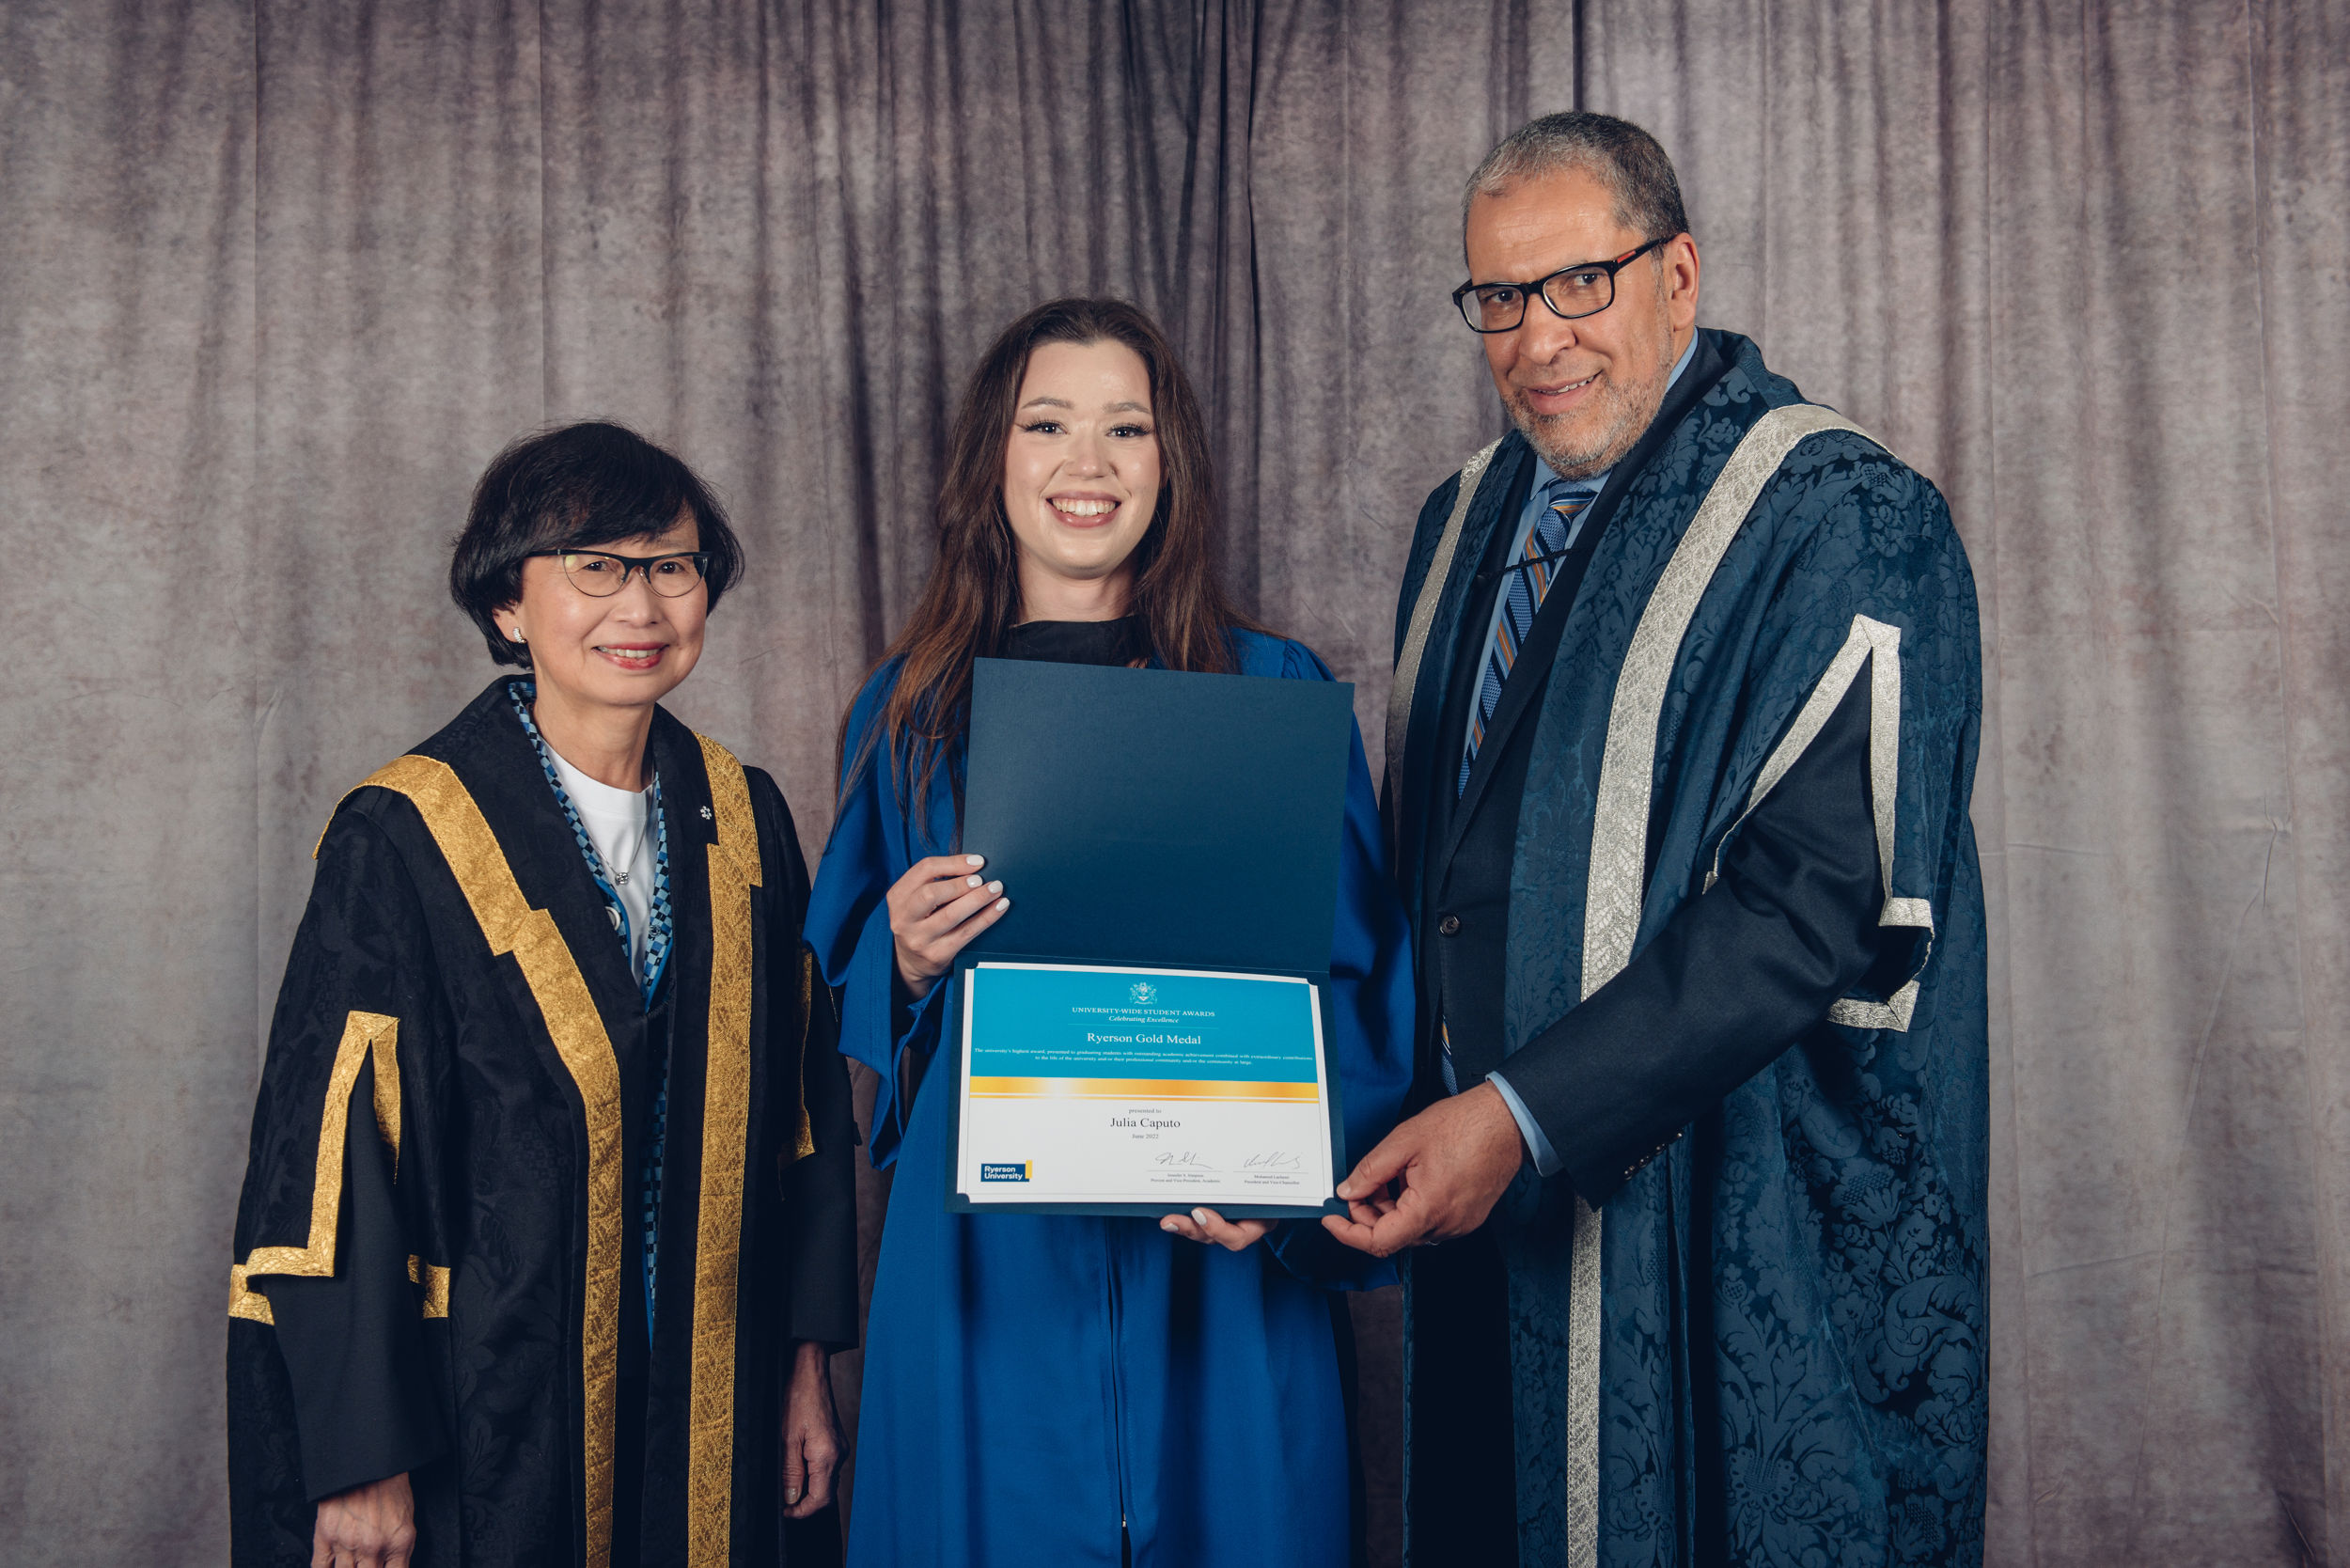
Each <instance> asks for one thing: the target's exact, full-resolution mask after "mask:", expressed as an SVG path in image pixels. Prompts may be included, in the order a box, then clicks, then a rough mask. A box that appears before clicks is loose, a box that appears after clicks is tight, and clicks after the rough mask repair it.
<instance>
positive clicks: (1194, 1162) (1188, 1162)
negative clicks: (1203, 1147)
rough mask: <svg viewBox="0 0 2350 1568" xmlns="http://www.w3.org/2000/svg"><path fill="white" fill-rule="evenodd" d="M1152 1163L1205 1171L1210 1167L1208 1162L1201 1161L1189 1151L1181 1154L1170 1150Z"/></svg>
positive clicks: (1195, 1154) (1186, 1150)
mask: <svg viewBox="0 0 2350 1568" xmlns="http://www.w3.org/2000/svg"><path fill="white" fill-rule="evenodd" d="M1151 1163H1152V1164H1153V1165H1159V1166H1188V1167H1190V1168H1192V1169H1195V1170H1205V1169H1206V1168H1207V1167H1208V1162H1207V1161H1205V1160H1203V1159H1201V1158H1200V1157H1199V1155H1198V1154H1197V1153H1195V1152H1193V1151H1191V1150H1189V1149H1185V1150H1183V1151H1182V1152H1175V1151H1173V1150H1169V1151H1168V1152H1166V1153H1164V1154H1161V1155H1160V1156H1159V1157H1158V1158H1157V1159H1155V1160H1153V1161H1152V1162H1151Z"/></svg>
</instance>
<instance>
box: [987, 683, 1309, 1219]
mask: <svg viewBox="0 0 2350 1568" xmlns="http://www.w3.org/2000/svg"><path fill="white" fill-rule="evenodd" d="M1353 723H1354V688H1353V687H1352V686H1351V685H1347V684H1344V683H1340V682H1326V681H1285V680H1277V679H1266V678H1262V677H1251V676H1237V675H1194V674H1186V673H1183V672H1179V671H1173V670H1157V669H1126V668H1120V667H1105V666H1094V665H1073V664H1058V663H1049V662H1042V661H1026V660H1008V659H980V660H978V661H977V662H976V663H975V664H974V666H973V670H972V686H971V728H970V735H971V740H970V749H969V752H968V753H967V756H968V763H967V772H966V775H965V777H964V812H963V842H962V848H963V849H964V850H965V851H967V852H970V853H973V854H978V855H985V856H986V857H987V867H986V870H987V874H988V875H989V876H990V877H1000V878H1002V879H1003V882H1004V886H1005V891H1006V892H1007V893H1008V894H1009V895H1010V896H1011V909H1010V911H1009V912H1007V913H1006V915H1005V917H1003V918H1002V919H1001V920H998V921H997V922H996V923H995V925H994V926H993V927H991V928H990V929H989V930H987V931H986V932H984V933H981V934H980V935H979V936H978V937H977V938H975V939H974V940H973V941H972V943H971V944H970V946H968V947H967V948H965V949H964V950H963V952H962V953H961V954H960V955H959V956H958V959H957V968H958V970H960V971H964V984H965V988H966V991H967V988H968V985H969V981H970V976H969V974H968V972H967V971H968V970H969V968H970V966H971V965H972V964H975V963H979V962H981V961H990V960H997V961H1000V960H1015V959H1016V960H1024V961H1031V962H1042V963H1047V964H1106V965H1125V966H1137V967H1140V966H1159V967H1167V968H1192V969H1201V970H1229V971H1238V972H1244V973H1256V974H1271V975H1287V976H1293V977H1296V978H1299V979H1304V980H1310V981H1312V982H1313V983H1314V984H1315V985H1316V986H1317V987H1319V988H1321V990H1322V992H1323V993H1324V1003H1323V1009H1322V1011H1323V1014H1324V1031H1323V1032H1324V1039H1325V1040H1327V1039H1328V1038H1329V1034H1330V1027H1331V1025H1330V1023H1329V1009H1328V1002H1327V996H1326V992H1327V988H1328V982H1329V974H1328V970H1329V964H1330V941H1331V933H1332V929H1333V926H1334V924H1335V922H1336V918H1337V913H1338V882H1339V857H1340V848H1341V839H1342V835H1343V833H1344V826H1345V807H1346V784H1347V772H1348V765H1349V761H1350V758H1351V752H1352V745H1353V738H1354V728H1353ZM949 1032H950V1036H951V1034H952V1033H953V1027H952V1026H950V1027H949ZM1329 1092H1330V1094H1331V1095H1332V1097H1333V1103H1332V1105H1331V1114H1330V1122H1331V1127H1332V1137H1333V1140H1334V1144H1335V1142H1336V1141H1337V1139H1338V1138H1339V1136H1340V1135H1339V1133H1338V1128H1339V1125H1340V1118H1339V1115H1338V1111H1337V1106H1336V1104H1335V1096H1336V1093H1337V1083H1336V1079H1335V1076H1334V1075H1333V1076H1332V1078H1331V1080H1330V1083H1329ZM1332 1157H1333V1168H1334V1169H1336V1170H1339V1171H1343V1170H1345V1169H1346V1168H1347V1166H1346V1164H1345V1162H1344V1151H1343V1149H1341V1148H1336V1147H1334V1149H1333V1151H1332ZM949 1164H950V1168H951V1166H952V1164H953V1162H952V1160H951V1159H950V1162H949ZM949 1206H950V1207H954V1208H957V1209H962V1208H964V1207H965V1205H964V1203H963V1202H962V1201H961V1200H960V1199H959V1198H957V1197H956V1196H955V1195H952V1194H950V1195H949ZM999 1206H1001V1205H995V1204H991V1205H989V1207H991V1208H993V1207H999ZM1179 1206H1180V1205H1179ZM1332 1206H1337V1205H1332ZM1051 1207H1052V1206H1051V1205H1044V1204H1040V1205H1036V1206H1035V1208H1034V1209H1032V1210H1031V1211H1030V1212H1037V1211H1038V1210H1049V1209H1050V1208H1051ZM1166 1207H1167V1206H1166V1205H1164V1204H1157V1205H1133V1206H1131V1207H1130V1208H1116V1209H1109V1208H1105V1206H1103V1205H1099V1204H1094V1205H1087V1206H1084V1207H1083V1208H1082V1210H1081V1212H1084V1213H1088V1214H1101V1213H1105V1212H1119V1213H1126V1212H1131V1213H1134V1214H1138V1215H1158V1214H1160V1213H1163V1212H1165V1209H1166ZM1220 1207H1222V1208H1223V1211H1224V1212H1225V1213H1227V1214H1228V1215H1234V1216H1237V1215H1245V1214H1247V1213H1248V1212H1249V1211H1248V1209H1247V1208H1246V1207H1245V1206H1230V1205H1220ZM1259 1212H1260V1213H1264V1214H1279V1215H1296V1214H1299V1213H1302V1212H1312V1211H1302V1210H1300V1209H1299V1208H1297V1207H1296V1206H1294V1205H1292V1206H1287V1207H1280V1206H1276V1207H1271V1208H1266V1209H1263V1210H1261V1211H1259Z"/></svg>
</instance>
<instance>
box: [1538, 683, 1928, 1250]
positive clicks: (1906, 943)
mask: <svg viewBox="0 0 2350 1568" xmlns="http://www.w3.org/2000/svg"><path fill="white" fill-rule="evenodd" d="M1869 719H1870V684H1869V681H1868V679H1867V676H1866V674H1865V673H1864V674H1863V675H1862V676H1861V677H1860V678H1859V679H1857V680H1855V681H1854V682H1853V683H1852V688H1851V690H1849V691H1848V692H1846V693H1845V695H1844V698H1843V700H1842V701H1841V702H1840V703H1839V704H1838V705H1837V708H1836V711H1835V713H1833V714H1832V715H1831V716H1830V717H1829V719H1828V721H1827V723H1826V725H1825V727H1824V728H1823V729H1821V731H1820V733H1819V734H1818V735H1817V736H1816V737H1814V738H1813V740H1812V742H1811V745H1810V746H1809V747H1807V748H1806V749H1805V751H1804V753H1803V755H1802V756H1801V757H1800V758H1799V759H1798V760H1796V761H1795V763H1794V766H1792V767H1791V768H1789V769H1788V771H1787V773H1786V776H1784V777H1782V778H1781V779H1780V780H1779V782H1778V786H1777V787H1776V788H1774V789H1773V790H1772V791H1771V792H1770V793H1769V794H1767V795H1765V796H1764V797H1763V801H1762V803H1761V804H1760V805H1758V806H1757V807H1756V808H1754V811H1753V813H1752V815H1750V816H1749V817H1747V821H1746V823H1745V825H1744V826H1742V827H1740V828H1738V829H1737V830H1736V835H1735V837H1734V838H1733V839H1731V844H1730V847H1729V850H1728V851H1727V853H1726V854H1725V855H1723V858H1722V869H1721V876H1720V878H1719V879H1718V880H1717V881H1716V883H1715V884H1714V886H1712V887H1711V888H1710V889H1708V890H1707V891H1706V892H1705V893H1703V894H1702V895H1700V897H1698V898H1695V899H1692V900H1690V901H1689V902H1687V903H1686V904H1684V905H1683V906H1682V907H1681V909H1680V910H1679V911H1678V912H1676V913H1675V914H1674V915H1673V917H1671V919H1669V920H1668V921H1667V922H1666V924H1665V927H1664V929H1663V930H1661V931H1659V932H1658V933H1656V935H1655V937H1654V938H1653V940H1652V941H1651V942H1650V943H1649V944H1648V946H1647V947H1645V948H1643V949H1640V951H1639V952H1638V953H1637V955H1636V956H1635V957H1634V958H1633V960H1632V962H1631V963H1630V964H1626V965H1625V966H1624V967H1623V969H1622V971H1620V972H1619V973H1618V974H1617V975H1616V977H1615V978H1614V979H1613V980H1609V981H1608V982H1607V983H1606V984H1605V985H1603V986H1601V987H1600V988H1599V989H1598V990H1597V991H1595V992H1593V993H1592V994H1591V995H1590V996H1589V997H1587V998H1586V999H1585V1000H1584V1001H1583V1003H1582V1004H1581V1005H1580V1006H1578V1007H1576V1008H1575V1009H1574V1010H1573V1011H1570V1012H1569V1013H1567V1015H1566V1016H1565V1017H1563V1018H1561V1019H1559V1021H1558V1022H1557V1023H1555V1024H1553V1025H1551V1026H1550V1027H1548V1028H1546V1029H1544V1030H1543V1032H1542V1033H1541V1034H1539V1035H1536V1036H1535V1037H1534V1038H1533V1039H1532V1040H1531V1041H1528V1043H1527V1044H1526V1045H1525V1047H1524V1048H1522V1049H1521V1050H1518V1051H1516V1052H1514V1053H1513V1054H1512V1055H1511V1056H1510V1057H1509V1058H1507V1059H1506V1060H1505V1061H1504V1062H1503V1063H1502V1066H1501V1075H1502V1076H1503V1077H1504V1078H1506V1079H1507V1080H1508V1081H1509V1084H1510V1087H1511V1088H1512V1090H1515V1091H1516V1093H1517V1094H1518V1097H1519V1098H1520V1099H1521V1100H1523V1101H1524V1102H1525V1103H1526V1106H1527V1109H1528V1111H1529V1112H1530V1113H1531V1114H1532V1116H1533V1119H1534V1121H1535V1123H1536V1124H1537V1125H1538V1126H1540V1127H1541V1128H1542V1130H1543V1136H1544V1137H1547V1138H1548V1139H1549V1140H1550V1144H1551V1147H1552V1148H1553V1149H1554V1150H1555V1151H1556V1152H1557V1153H1558V1156H1559V1168H1560V1169H1562V1170H1563V1171H1564V1172H1565V1173H1566V1175H1567V1177H1568V1179H1569V1180H1570V1181H1572V1182H1573V1183H1574V1184H1575V1191H1576V1192H1577V1193H1579V1194H1581V1195H1582V1197H1583V1199H1584V1200H1585V1201H1587V1202H1590V1203H1592V1204H1598V1203H1601V1202H1604V1201H1605V1200H1606V1199H1607V1198H1608V1197H1610V1196H1611V1195H1612V1194H1613V1193H1614V1192H1615V1191H1616V1189H1617V1188H1618V1187H1620V1186H1622V1184H1624V1183H1625V1182H1627V1181H1629V1180H1630V1179H1631V1178H1632V1176H1633V1175H1634V1174H1635V1173H1636V1172H1637V1171H1638V1170H1639V1168H1641V1167H1642V1166H1644V1165H1646V1164H1647V1163H1648V1162H1649V1161H1650V1160H1651V1159H1653V1158H1654V1157H1655V1156H1656V1155H1657V1154H1658V1153H1659V1152H1662V1151H1663V1150H1664V1149H1665V1148H1666V1147H1667V1146H1668V1145H1669V1144H1670V1143H1671V1141H1672V1140H1673V1139H1674V1138H1676V1137H1679V1136H1680V1135H1681V1131H1682V1129H1684V1128H1685V1127H1686V1126H1688V1124H1689V1123H1690V1122H1692V1121H1695V1120H1696V1119H1697V1118H1698V1117H1699V1116H1700V1115H1701V1114H1702V1113H1703V1112H1704V1111H1706V1110H1707V1109H1708V1108H1710V1107H1711V1106H1712V1105H1715V1104H1716V1103H1717V1102H1719V1101H1720V1100H1721V1098H1722V1097H1723V1096H1724V1095H1726V1094H1728V1093H1729V1092H1730V1091H1731V1090H1733V1089H1735V1088H1736V1087H1737V1086H1738V1085H1740V1084H1742V1083H1744V1082H1746V1080H1747V1079H1748V1078H1750V1077H1752V1076H1754V1074H1756V1073H1758V1072H1760V1071H1762V1069H1763V1067H1765V1066H1766V1065H1768V1064H1769V1063H1770V1062H1771V1060H1772V1059H1773V1058H1776V1057H1777V1056H1778V1054H1779V1053H1780V1052H1781V1051H1783V1050H1785V1049H1786V1048H1787V1047H1788V1046H1789V1045H1790V1044H1792V1043H1794V1040H1795V1038H1796V1037H1797V1036H1798V1035H1800V1034H1802V1033H1803V1031H1805V1030H1806V1029H1809V1028H1810V1027H1813V1026H1814V1025H1816V1024H1818V1023H1819V1022H1820V1021H1821V1019H1822V1018H1823V1017H1825V1015H1826V1013H1827V1010H1828V1007H1829V1005H1830V1004H1831V1003H1833V1002H1834V1001H1835V1000H1836V999H1837V998H1838V997H1839V996H1843V995H1844V994H1846V993H1847V992H1849V991H1851V990H1852V989H1853V988H1854V987H1855V986H1856V985H1857V984H1859V983H1860V982H1861V981H1862V980H1863V979H1864V978H1865V977H1867V976H1868V975H1869V974H1870V973H1871V971H1872V968H1873V967H1874V966H1875V965H1876V964H1878V962H1879V961H1880V959H1881V957H1886V956H1891V955H1887V954H1886V953H1885V951H1884V949H1886V948H1887V946H1888V944H1890V945H1898V946H1899V947H1900V948H1901V949H1902V950H1903V952H1904V953H1906V952H1907V951H1908V949H1909V947H1910V946H1911V945H1912V943H1913V942H1914V939H1915V936H1916V933H1914V932H1912V931H1909V930H1907V929H1905V928H1904V929H1894V930H1887V929H1886V928H1882V927H1880V926H1879V925H1878V923H1877V920H1878V916H1879V914H1880V913H1881V912H1882V910H1883V908H1884V902H1885V889H1884V885H1883V883H1882V881H1881V880H1880V873H1879V870H1878V866H1877V846H1876V823H1875V818H1874V816H1873V815H1872V810H1871V805H1870V788H1869Z"/></svg>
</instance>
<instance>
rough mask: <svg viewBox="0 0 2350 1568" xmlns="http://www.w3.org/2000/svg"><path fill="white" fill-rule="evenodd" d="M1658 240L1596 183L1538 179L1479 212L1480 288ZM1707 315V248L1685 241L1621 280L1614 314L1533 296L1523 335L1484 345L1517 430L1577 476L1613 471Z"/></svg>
mask: <svg viewBox="0 0 2350 1568" xmlns="http://www.w3.org/2000/svg"><path fill="white" fill-rule="evenodd" d="M1654 238H1656V236H1654V235H1653V234H1642V233H1640V232H1638V231H1637V230H1636V229H1632V228H1628V227H1624V226H1623V225H1622V223H1620V222H1619V221H1618V220H1617V217H1616V213H1615V202H1614V199H1613V198H1612V196H1610V195H1609V193H1608V190H1607V187H1606V185H1604V184H1602V183H1601V182H1600V181H1599V180H1598V179H1597V178H1595V177H1594V176H1592V175H1591V174H1590V173H1588V172H1586V171H1584V170H1582V169H1573V168H1571V169H1561V170H1555V171H1553V172H1551V173H1548V174H1540V175H1532V176H1528V178H1526V179H1523V180H1516V181H1515V182H1513V183H1512V184H1510V185H1509V186H1506V187H1505V188H1504V189H1503V190H1502V191H1501V192H1500V193H1499V194H1498V195H1493V196H1478V197H1477V198H1476V200H1475V201H1473V202H1472V203H1471V204H1470V206H1469V212H1468V228H1467V234H1466V239H1467V248H1468V263H1469V281H1471V282H1472V283H1530V282H1532V281H1533V280H1534V279H1536V278H1538V277H1546V276H1548V275H1549V274H1552V273H1555V272H1557V271H1559V269H1560V268H1563V267H1571V266H1574V265H1575V263H1576V262H1579V261H1606V260H1613V259H1615V258H1617V257H1619V256H1622V254H1623V253H1624V252H1626V251H1628V250H1634V249H1637V247H1639V246H1640V245H1642V244H1645V243H1648V242H1649V241H1650V240H1653V239H1654ZM1651 257H1654V258H1657V259H1651ZM1697 311H1698V250H1697V243H1696V242H1695V241H1693V240H1691V239H1690V238H1689V237H1688V236H1687V235H1685V234H1684V235H1681V236H1680V237H1678V238H1676V239H1674V240H1673V241H1672V242H1671V243H1669V244H1667V245H1665V246H1663V247H1661V248H1660V249H1659V250H1656V251H1653V252H1651V253H1650V255H1649V256H1646V257H1642V258H1640V259H1638V260H1637V261H1634V262H1633V263H1632V264H1631V265H1630V266H1627V267H1625V268H1624V269H1623V270H1622V271H1621V272H1619V273H1618V274H1616V298H1615V303H1614V304H1612V305H1610V306H1608V307H1607V308H1606V309H1605V310H1602V311H1600V312H1598V313H1597V314H1595V315H1590V316H1586V317H1583V318H1582V319H1581V320H1579V321H1562V320H1560V319H1559V315H1558V314H1557V313H1556V312H1555V311H1553V310H1552V309H1551V308H1550V306H1547V305H1545V304H1544V303H1543V301H1542V300H1541V299H1539V298H1536V299H1529V300H1528V302H1527V308H1526V320H1525V321H1522V322H1520V323H1519V325H1518V327H1517V329H1516V330H1515V331H1512V332H1496V333H1490V334H1487V335H1486V336H1484V337H1481V339H1480V341H1481V342H1482V343H1483V344H1484V346H1485V362H1486V364H1487V365H1488V366H1489V367H1490V368H1492V370H1493V376H1494V387H1495V389H1496V391H1498V392H1499V393H1500V394H1501V400H1502V403H1503V404H1504V405H1505V406H1506V407H1507V408H1508V409H1509V411H1510V419H1511V422H1512V424H1514V425H1516V426H1517V428H1518V429H1519V430H1520V431H1524V432H1525V434H1526V438H1527V440H1528V441H1529V442H1531V443H1533V446H1534V449H1535V450H1536V451H1537V452H1540V453H1541V454H1542V455H1543V460H1544V461H1546V462H1547V463H1549V464H1550V465H1551V467H1552V468H1554V469H1556V470H1557V471H1558V472H1559V474H1560V475H1561V476H1563V477H1565V478H1578V477H1580V476H1583V475H1586V474H1596V473H1598V472H1599V471H1600V470H1602V469H1604V468H1609V467H1612V466H1614V465H1615V464H1616V463H1618V462H1619V461H1621V460H1622V457H1623V455H1624V454H1625V453H1626V452H1629V451H1630V450H1631V449H1632V447H1633V445H1634V444H1635V443H1636V442H1637V441H1638V440H1639V439H1640V436H1641V435H1642V433H1643V432H1645V431H1647V430H1648V427H1649V424H1650V422H1651V421H1652V420H1653V419H1654V418H1655V417H1656V411H1657V409H1658V408H1659V407H1660V406H1661V405H1662V404H1663V402H1664V400H1665V386H1666V383H1667V382H1668V380H1669V378H1670V376H1671V374H1672V367H1673V362H1674V361H1675V360H1677V359H1678V358H1680V356H1681V351H1682V350H1683V349H1684V347H1686V346H1687V344H1688V341H1689V337H1690V335H1691V334H1692V333H1694V332H1695V331H1696V330H1697Z"/></svg>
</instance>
